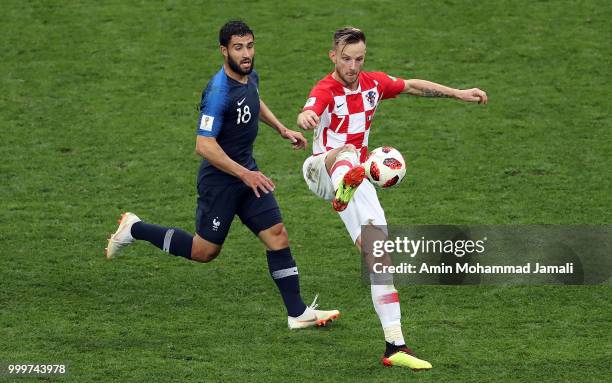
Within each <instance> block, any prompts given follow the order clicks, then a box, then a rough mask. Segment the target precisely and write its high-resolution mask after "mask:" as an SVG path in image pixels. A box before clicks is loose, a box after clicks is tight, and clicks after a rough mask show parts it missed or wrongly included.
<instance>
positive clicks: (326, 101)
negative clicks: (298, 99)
mask: <svg viewBox="0 0 612 383" xmlns="http://www.w3.org/2000/svg"><path fill="white" fill-rule="evenodd" d="M332 102H333V97H332V95H331V93H330V91H329V90H326V89H324V88H322V87H319V86H315V87H314V88H313V89H312V91H311V92H310V94H309V95H308V100H306V104H305V105H304V108H303V109H302V110H312V111H314V112H315V113H316V114H317V116H320V115H321V114H322V113H323V112H324V111H325V109H327V107H328V106H329V105H330V104H331V103H332Z"/></svg>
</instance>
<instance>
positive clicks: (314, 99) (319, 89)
mask: <svg viewBox="0 0 612 383" xmlns="http://www.w3.org/2000/svg"><path fill="white" fill-rule="evenodd" d="M402 90H404V81H403V80H402V79H400V78H395V77H391V76H389V75H388V74H386V73H384V72H360V73H359V86H358V87H357V89H356V90H350V89H347V88H345V87H344V86H343V85H342V84H341V83H340V82H338V81H337V80H335V79H334V78H333V77H332V75H331V74H329V75H327V76H326V77H325V78H324V79H323V80H321V81H319V82H318V83H317V85H316V86H315V87H314V88H313V89H312V91H311V92H310V95H309V96H308V100H307V101H306V105H304V109H303V110H312V111H314V112H315V113H316V114H317V115H318V116H319V117H320V122H319V126H317V127H316V128H315V131H314V140H313V145H312V151H313V153H314V154H315V155H316V154H321V153H323V152H327V151H329V150H331V149H335V148H338V147H340V146H342V145H344V144H353V145H355V147H356V148H357V149H358V150H360V152H361V158H360V160H361V161H362V162H363V161H365V157H366V154H367V151H368V136H369V134H370V125H371V124H372V118H373V117H374V112H375V111H376V107H377V106H378V103H379V102H380V101H381V100H384V99H386V98H393V97H395V96H397V95H398V94H399V93H400V92H401V91H402Z"/></svg>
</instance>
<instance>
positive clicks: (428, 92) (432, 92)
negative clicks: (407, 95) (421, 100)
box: [421, 89, 451, 98]
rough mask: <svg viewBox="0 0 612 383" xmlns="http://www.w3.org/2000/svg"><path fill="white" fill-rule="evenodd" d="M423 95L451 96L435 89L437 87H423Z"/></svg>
mask: <svg viewBox="0 0 612 383" xmlns="http://www.w3.org/2000/svg"><path fill="white" fill-rule="evenodd" d="M421 96H422V97H445V98H449V97H451V96H449V95H448V94H446V93H442V92H440V91H439V90H435V89H421Z"/></svg>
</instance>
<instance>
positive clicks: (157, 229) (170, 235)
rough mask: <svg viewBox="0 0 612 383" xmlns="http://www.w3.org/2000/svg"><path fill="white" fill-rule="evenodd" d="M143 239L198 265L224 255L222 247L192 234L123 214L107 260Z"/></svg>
mask: <svg viewBox="0 0 612 383" xmlns="http://www.w3.org/2000/svg"><path fill="white" fill-rule="evenodd" d="M136 240H144V241H147V242H149V243H151V244H152V245H154V246H156V247H157V248H159V249H161V250H162V251H164V252H166V253H168V254H171V255H176V256H180V257H183V258H186V259H191V260H193V261H197V262H210V261H212V260H213V259H215V258H216V257H217V255H219V253H220V252H221V245H218V244H215V243H212V242H209V241H207V240H205V239H203V238H202V237H200V236H199V235H197V234H196V235H195V236H194V235H191V234H189V233H187V232H186V231H184V230H181V229H179V228H176V227H165V226H159V225H153V224H149V223H145V222H143V221H142V220H141V219H140V218H139V217H138V216H136V214H134V213H130V212H127V213H124V214H123V215H122V216H121V219H120V220H119V227H118V228H117V231H115V233H114V234H113V235H111V237H110V238H109V240H108V246H107V248H106V252H105V253H106V258H108V259H112V258H114V257H115V256H116V255H117V253H118V252H119V251H120V250H121V249H122V248H123V247H125V246H127V245H129V244H131V243H133V242H134V241H136Z"/></svg>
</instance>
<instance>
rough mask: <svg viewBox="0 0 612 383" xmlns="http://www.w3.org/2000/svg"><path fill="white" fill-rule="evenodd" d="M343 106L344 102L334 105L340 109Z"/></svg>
mask: <svg viewBox="0 0 612 383" xmlns="http://www.w3.org/2000/svg"><path fill="white" fill-rule="evenodd" d="M343 106H344V104H340V105H336V108H338V109H340V108H342V107H343Z"/></svg>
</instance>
